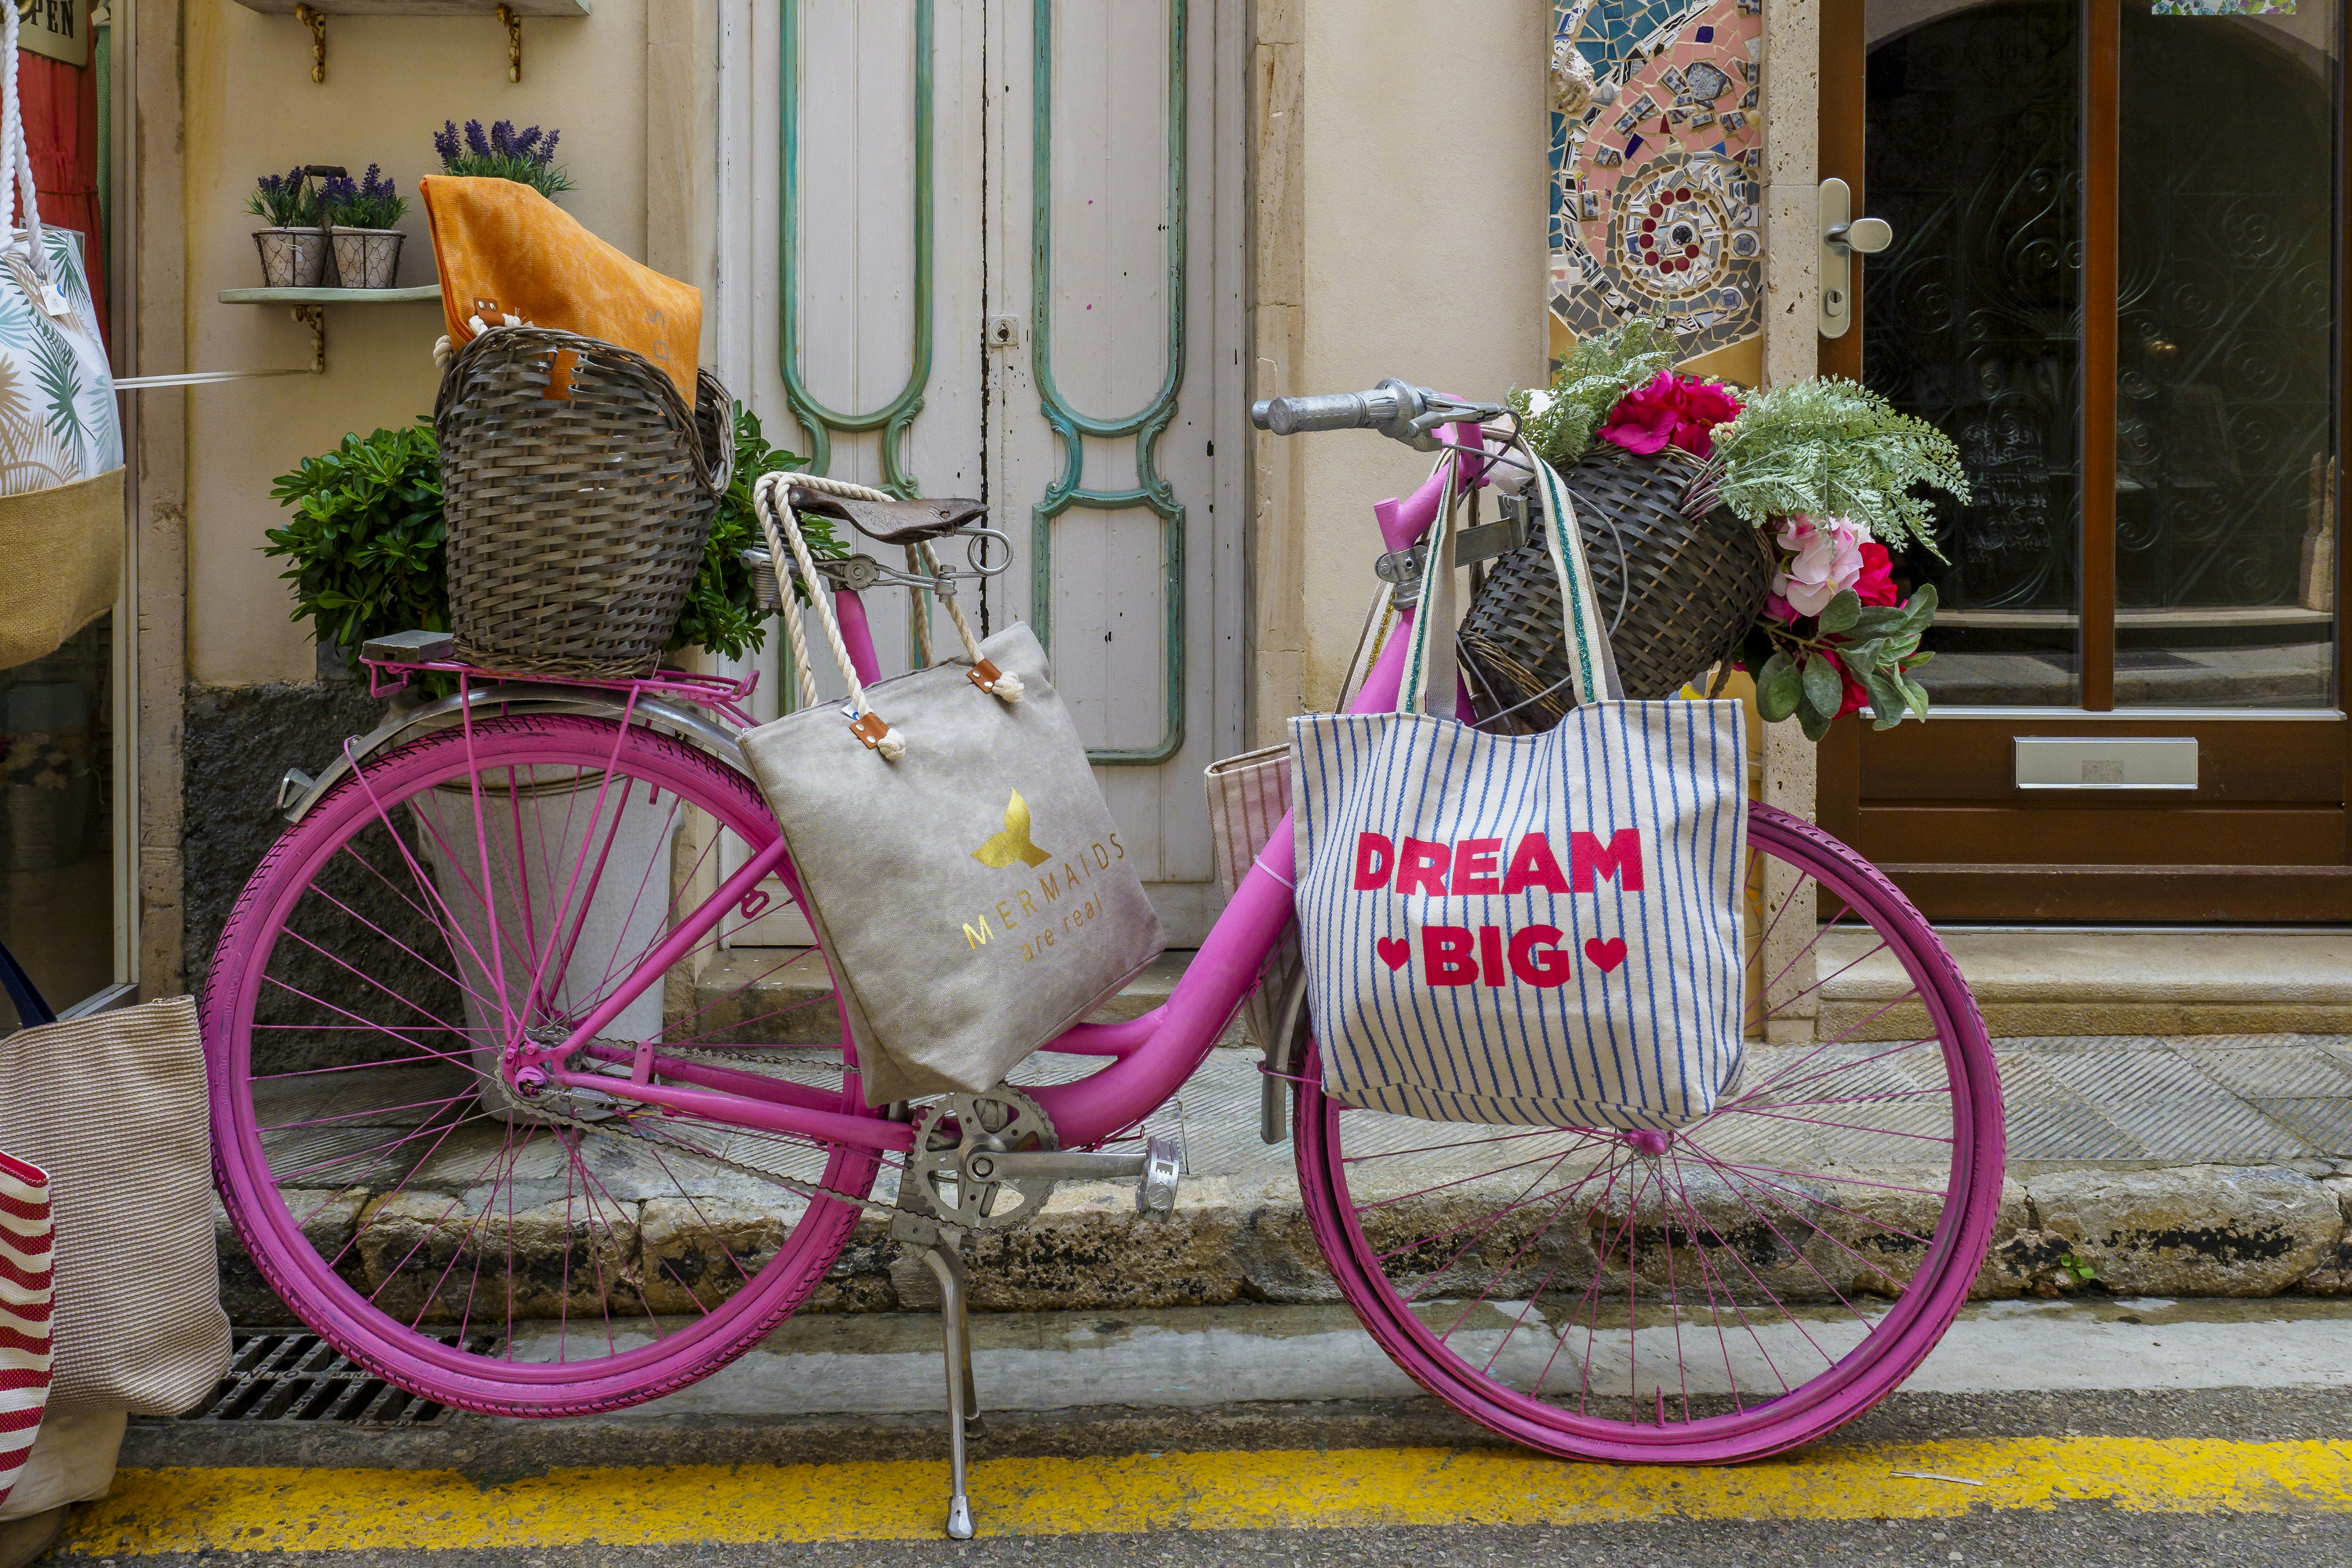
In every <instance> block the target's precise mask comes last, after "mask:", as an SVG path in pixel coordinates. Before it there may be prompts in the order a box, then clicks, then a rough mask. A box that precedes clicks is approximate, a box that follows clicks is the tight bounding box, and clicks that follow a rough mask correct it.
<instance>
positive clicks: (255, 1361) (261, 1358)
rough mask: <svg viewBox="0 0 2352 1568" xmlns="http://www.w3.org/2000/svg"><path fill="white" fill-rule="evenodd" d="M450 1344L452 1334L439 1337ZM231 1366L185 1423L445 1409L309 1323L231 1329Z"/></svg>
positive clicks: (383, 1422)
mask: <svg viewBox="0 0 2352 1568" xmlns="http://www.w3.org/2000/svg"><path fill="white" fill-rule="evenodd" d="M441 1342H442V1343H444V1344H446V1345H449V1346H451V1347H453V1348H455V1347H456V1346H457V1335H456V1334H455V1333H450V1334H446V1335H444V1336H443V1337H442V1341H441ZM498 1343H499V1336H498V1335H497V1334H491V1333H473V1334H467V1336H466V1340H465V1346H464V1348H465V1351H466V1352H467V1353H468V1354H471V1355H484V1354H488V1352H490V1351H492V1350H493V1349H495V1348H496V1347H497V1345H498ZM230 1345H231V1350H230V1353H229V1363H228V1372H227V1373H226V1375H225V1376H223V1377H222V1379H221V1382H220V1387H219V1388H218V1389H216V1390H215V1391H214V1394H213V1396H212V1397H211V1398H210V1399H208V1400H206V1401H205V1403H204V1404H202V1405H198V1406H197V1407H196V1408H195V1409H194V1410H191V1411H189V1412H188V1413H187V1414H186V1415H183V1416H181V1417H180V1419H181V1420H183V1421H333V1422H338V1423H341V1424H345V1425H350V1426H440V1425H442V1424H443V1423H444V1422H446V1421H447V1420H448V1419H449V1407H448V1406H447V1405H441V1404H438V1403H436V1402H435V1401H433V1400H430V1399H425V1398H423V1397H421V1396H419V1395H417V1394H411V1393H409V1392H408V1391H407V1390H406V1389H404V1388H396V1387H394V1386H393V1385H392V1384H388V1383H386V1382H384V1380H383V1379H382V1378H380V1377H378V1376H377V1375H376V1374H375V1373H372V1372H370V1371H368V1370H367V1369H366V1368H365V1367H362V1366H354V1365H352V1363H351V1362H349V1361H348V1360H346V1359H344V1356H343V1354H342V1352H340V1351H338V1350H336V1349H335V1347H334V1346H332V1345H331V1344H329V1343H328V1342H326V1341H324V1340H322V1339H320V1337H319V1336H318V1335H316V1334H314V1333H312V1332H310V1330H308V1329H236V1330H233V1331H231V1334H230Z"/></svg>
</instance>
